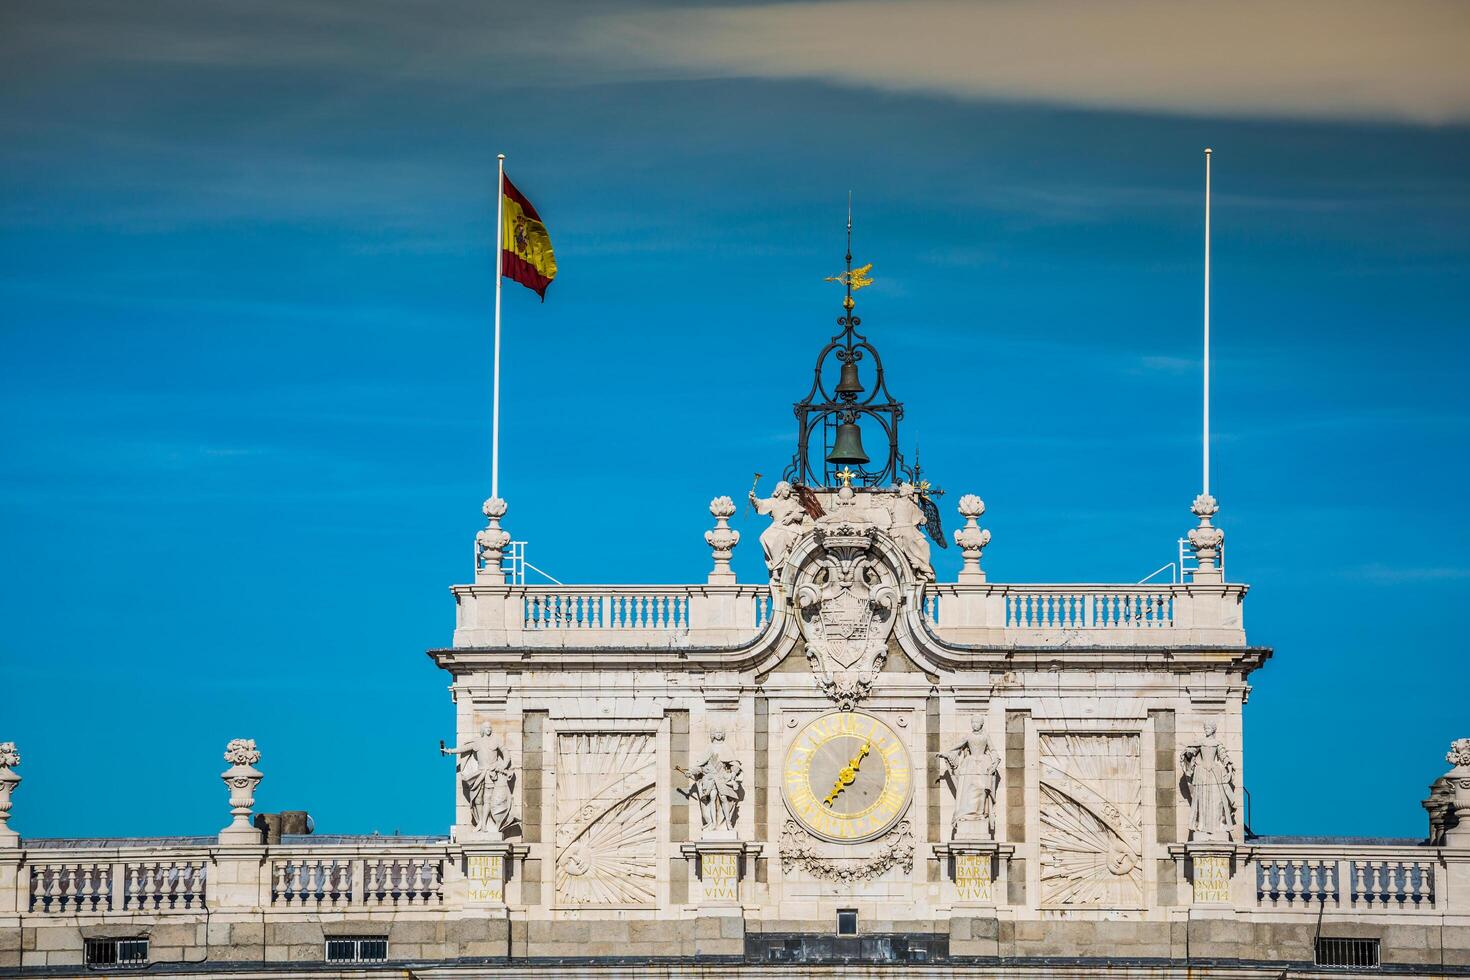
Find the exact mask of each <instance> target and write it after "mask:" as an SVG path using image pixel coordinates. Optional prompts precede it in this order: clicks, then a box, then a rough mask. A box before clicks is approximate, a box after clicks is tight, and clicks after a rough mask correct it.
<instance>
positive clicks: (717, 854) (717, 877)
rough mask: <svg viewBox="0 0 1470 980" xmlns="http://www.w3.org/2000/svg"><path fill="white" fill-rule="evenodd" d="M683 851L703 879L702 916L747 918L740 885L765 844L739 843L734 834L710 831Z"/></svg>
mask: <svg viewBox="0 0 1470 980" xmlns="http://www.w3.org/2000/svg"><path fill="white" fill-rule="evenodd" d="M679 852H680V853H681V854H683V855H684V857H686V858H688V859H689V860H692V861H693V862H694V873H695V875H696V876H697V877H698V878H699V882H700V896H699V910H700V914H701V915H743V914H744V912H743V910H742V908H741V903H740V897H741V896H740V882H741V880H742V879H744V878H745V877H746V876H747V874H748V873H749V869H750V864H751V862H753V861H754V860H755V858H756V856H757V855H759V854H760V852H761V845H759V844H749V843H746V842H744V841H741V840H737V839H736V837H735V832H734V831H707V832H706V833H705V834H703V835H702V836H701V837H700V839H699V840H697V841H692V842H690V843H688V844H683V845H681V846H680V848H679Z"/></svg>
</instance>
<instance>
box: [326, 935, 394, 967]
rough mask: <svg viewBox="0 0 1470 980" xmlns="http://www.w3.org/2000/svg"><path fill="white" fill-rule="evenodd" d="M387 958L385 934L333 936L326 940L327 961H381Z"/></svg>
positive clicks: (386, 938)
mask: <svg viewBox="0 0 1470 980" xmlns="http://www.w3.org/2000/svg"><path fill="white" fill-rule="evenodd" d="M387 959H388V937H387V936H333V937H332V938H331V939H328V940H327V962H328V963H382V962H384V961H386V960H387Z"/></svg>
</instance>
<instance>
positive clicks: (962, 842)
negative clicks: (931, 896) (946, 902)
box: [934, 837, 1016, 911]
mask: <svg viewBox="0 0 1470 980" xmlns="http://www.w3.org/2000/svg"><path fill="white" fill-rule="evenodd" d="M1015 851H1016V849H1015V847H1014V846H1012V845H1010V844H1001V843H998V842H996V841H993V840H981V839H978V838H977V839H966V838H963V837H962V838H959V839H956V840H952V841H950V842H949V843H947V844H935V845H934V854H935V856H936V857H938V858H939V859H940V861H942V862H943V863H944V867H945V874H946V877H948V878H949V880H950V881H952V882H953V883H954V893H953V894H954V901H953V907H954V908H955V909H956V910H957V911H958V910H962V909H973V910H980V909H991V910H993V909H994V908H995V906H996V904H997V900H998V899H999V898H1002V897H1003V896H1004V888H1005V882H1004V874H1003V873H1002V867H1003V865H1004V863H1005V862H1007V861H1008V860H1009V859H1010V856H1011V855H1012V854H1014V853H1015Z"/></svg>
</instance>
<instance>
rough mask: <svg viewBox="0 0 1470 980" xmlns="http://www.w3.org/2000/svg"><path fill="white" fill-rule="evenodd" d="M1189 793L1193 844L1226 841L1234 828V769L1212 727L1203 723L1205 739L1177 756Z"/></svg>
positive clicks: (1212, 724) (1210, 724)
mask: <svg viewBox="0 0 1470 980" xmlns="http://www.w3.org/2000/svg"><path fill="white" fill-rule="evenodd" d="M1180 761H1181V762H1182V763H1183V768H1184V780H1185V785H1186V787H1187V789H1188V792H1189V829H1190V831H1191V832H1192V834H1191V839H1192V840H1229V838H1230V831H1231V829H1232V828H1233V827H1234V826H1235V766H1234V764H1232V763H1231V761H1230V756H1229V754H1228V753H1227V752H1226V751H1225V746H1224V745H1222V744H1221V743H1220V740H1219V739H1218V738H1217V737H1216V736H1215V723H1214V722H1206V723H1205V737H1204V739H1203V740H1202V741H1201V742H1200V743H1199V744H1198V745H1191V746H1189V747H1188V748H1186V749H1185V750H1184V752H1183V753H1182V754H1181V755H1180Z"/></svg>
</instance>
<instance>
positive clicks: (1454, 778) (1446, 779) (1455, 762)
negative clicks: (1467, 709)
mask: <svg viewBox="0 0 1470 980" xmlns="http://www.w3.org/2000/svg"><path fill="white" fill-rule="evenodd" d="M1444 758H1445V761H1446V762H1448V763H1449V764H1450V765H1452V766H1454V768H1453V769H1451V770H1450V771H1449V772H1447V773H1445V774H1444V775H1443V776H1442V777H1440V779H1441V780H1442V781H1443V783H1444V787H1445V795H1446V797H1447V798H1448V804H1449V806H1448V812H1447V813H1446V814H1445V819H1444V830H1443V838H1444V843H1445V844H1446V845H1447V846H1450V847H1467V846H1470V738H1457V739H1455V740H1454V741H1453V742H1451V743H1450V750H1449V752H1448V753H1446V754H1445V757H1444Z"/></svg>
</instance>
